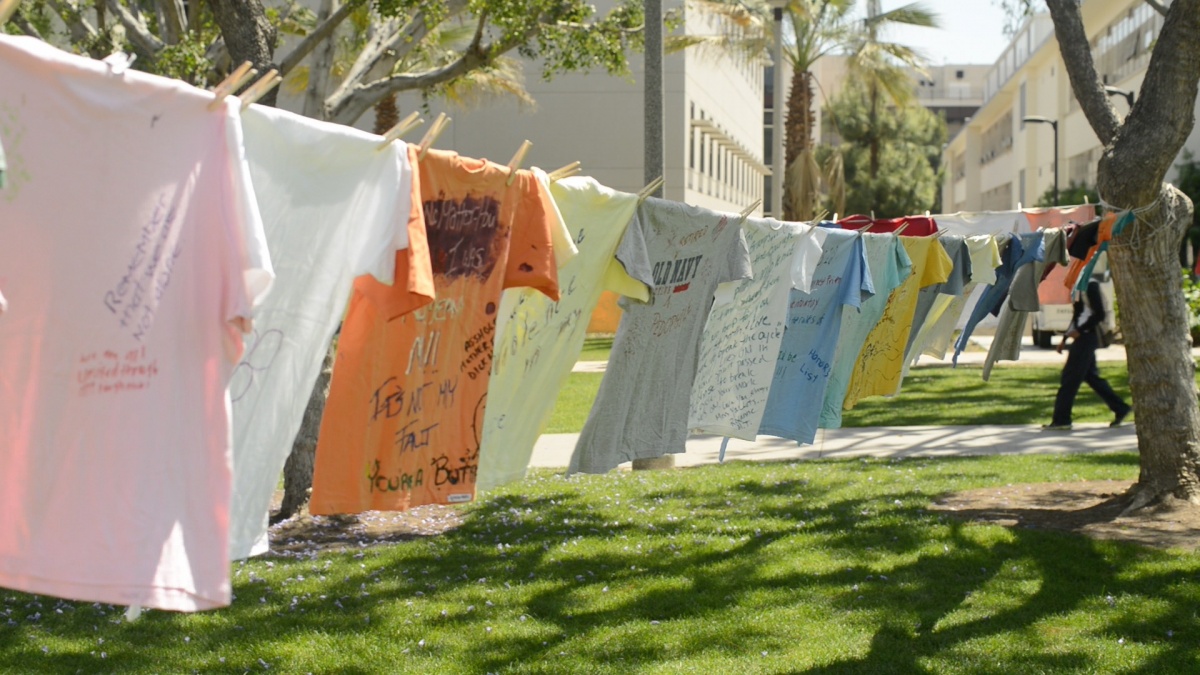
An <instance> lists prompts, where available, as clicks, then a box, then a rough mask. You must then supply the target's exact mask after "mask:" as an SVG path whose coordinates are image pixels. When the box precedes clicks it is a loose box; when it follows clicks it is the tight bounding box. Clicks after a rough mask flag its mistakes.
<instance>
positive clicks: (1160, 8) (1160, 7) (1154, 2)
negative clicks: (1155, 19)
mask: <svg viewBox="0 0 1200 675" xmlns="http://www.w3.org/2000/svg"><path fill="white" fill-rule="evenodd" d="M1146 4H1147V5H1150V6H1151V7H1153V8H1154V11H1156V12H1158V13H1159V14H1162V15H1163V16H1166V15H1167V7H1166V5H1164V4H1162V3H1161V2H1159V1H1158V0H1146Z"/></svg>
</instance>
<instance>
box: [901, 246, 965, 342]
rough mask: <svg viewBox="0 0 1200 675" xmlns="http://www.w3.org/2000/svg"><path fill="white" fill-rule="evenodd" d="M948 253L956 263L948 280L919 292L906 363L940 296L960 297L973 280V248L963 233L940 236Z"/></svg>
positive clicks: (909, 334)
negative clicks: (968, 246) (968, 245)
mask: <svg viewBox="0 0 1200 675" xmlns="http://www.w3.org/2000/svg"><path fill="white" fill-rule="evenodd" d="M938 241H939V242H941V244H942V248H943V249H944V250H945V251H946V255H947V256H949V257H950V260H951V261H952V262H953V263H954V269H952V270H951V271H950V277H949V278H948V279H946V281H944V282H942V283H940V284H936V285H933V286H926V287H925V288H922V289H921V291H920V292H919V293H918V294H917V309H916V310H915V311H914V312H913V328H912V330H911V331H909V333H908V345H907V346H906V347H905V350H904V356H905V363H906V364H907V362H908V357H909V355H910V354H911V353H912V350H913V345H914V344H915V342H916V340H917V336H918V335H919V334H920V331H921V329H922V328H923V327H924V326H925V323H926V321H928V320H929V315H930V312H931V311H932V310H933V305H934V303H935V302H936V301H937V299H938V298H942V297H951V298H954V297H958V296H960V295H962V294H963V291H964V289H965V288H966V285H967V284H968V283H970V281H971V250H970V249H969V248H967V243H966V242H967V240H966V238H965V237H963V236H962V235H961V234H945V235H942V236H940V237H938Z"/></svg>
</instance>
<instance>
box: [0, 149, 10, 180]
mask: <svg viewBox="0 0 1200 675" xmlns="http://www.w3.org/2000/svg"><path fill="white" fill-rule="evenodd" d="M7 174H8V158H7V157H5V156H4V144H3V143H0V190H3V189H4V181H5V178H4V177H5V176H6V175H7Z"/></svg>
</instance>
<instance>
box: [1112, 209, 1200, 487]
mask: <svg viewBox="0 0 1200 675" xmlns="http://www.w3.org/2000/svg"><path fill="white" fill-rule="evenodd" d="M1162 195H1163V200H1164V203H1163V204H1162V205H1161V206H1159V207H1158V208H1155V209H1153V210H1151V211H1148V212H1147V213H1146V214H1145V215H1144V218H1145V219H1146V220H1144V221H1141V222H1135V223H1134V224H1133V225H1131V226H1130V229H1128V230H1126V231H1125V232H1124V233H1123V234H1122V235H1121V236H1120V237H1116V238H1114V239H1113V241H1112V244H1111V248H1110V258H1111V262H1112V270H1113V281H1114V283H1115V285H1116V291H1117V302H1118V304H1119V306H1120V307H1121V333H1122V335H1124V338H1125V351H1126V354H1127V355H1128V368H1129V389H1130V391H1131V392H1132V394H1133V401H1134V408H1135V411H1136V412H1135V414H1136V422H1137V436H1138V450H1139V452H1140V455H1141V462H1140V463H1141V474H1140V476H1139V477H1138V483H1137V486H1136V487H1135V493H1134V501H1133V502H1132V504H1131V505H1130V507H1131V508H1138V507H1140V506H1143V505H1146V504H1149V503H1152V502H1154V501H1156V500H1158V499H1159V498H1161V497H1163V496H1166V495H1173V496H1175V497H1178V498H1181V499H1187V500H1189V501H1191V502H1193V503H1198V504H1200V407H1197V405H1196V384H1195V370H1196V365H1195V361H1194V360H1193V359H1192V354H1191V349H1190V347H1191V336H1190V333H1189V327H1188V310H1187V303H1186V302H1185V300H1184V297H1183V288H1182V281H1181V275H1180V271H1179V265H1178V261H1177V259H1176V251H1177V248H1178V245H1177V243H1178V241H1179V240H1180V239H1181V238H1182V237H1183V233H1184V231H1185V230H1186V229H1187V223H1188V222H1190V220H1191V214H1192V204H1191V202H1190V201H1189V200H1188V199H1187V197H1186V196H1185V195H1184V194H1183V193H1182V192H1179V191H1178V190H1176V189H1175V188H1174V187H1171V186H1164V191H1163V193H1162Z"/></svg>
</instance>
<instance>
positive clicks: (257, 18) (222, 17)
mask: <svg viewBox="0 0 1200 675" xmlns="http://www.w3.org/2000/svg"><path fill="white" fill-rule="evenodd" d="M208 4H209V6H210V7H211V8H212V11H213V18H214V19H215V20H216V22H217V26H219V27H220V29H221V36H222V37H224V38H225V47H226V48H227V49H228V50H229V56H230V58H232V59H233V63H234V64H235V66H236V64H240V63H243V62H245V61H249V62H250V63H251V65H253V66H254V68H255V69H256V70H258V72H259V74H260V75H262V74H265V73H266V72H267V71H268V70H270V69H272V68H274V67H275V64H274V63H273V62H272V59H273V58H274V56H275V44H276V38H277V37H278V36H277V35H276V31H275V27H274V26H272V25H271V22H270V21H268V20H267V14H266V11H265V10H264V9H263V6H262V3H261V2H259V0H208ZM278 91H279V88H278V87H272V88H271V90H270V91H268V92H267V93H266V94H265V95H264V96H263V97H262V98H261V99H259V100H258V102H259V103H260V104H262V105H270V106H273V105H275V99H276V96H277V94H278Z"/></svg>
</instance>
